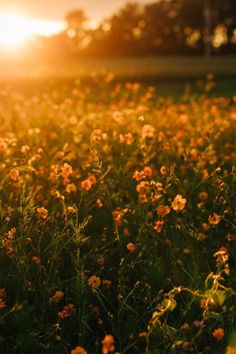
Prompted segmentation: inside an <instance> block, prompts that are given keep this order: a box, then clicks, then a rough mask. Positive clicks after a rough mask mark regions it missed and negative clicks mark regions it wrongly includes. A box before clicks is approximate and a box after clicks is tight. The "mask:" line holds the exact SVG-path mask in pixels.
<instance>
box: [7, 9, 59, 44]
mask: <svg viewBox="0 0 236 354" xmlns="http://www.w3.org/2000/svg"><path fill="white" fill-rule="evenodd" d="M63 29H64V23H63V22H54V21H45V20H38V19H31V18H27V17H24V16H22V15H20V14H17V13H0V46H1V47H14V46H17V45H20V44H23V43H25V42H27V41H28V40H30V39H32V38H33V37H34V36H35V35H42V36H50V35H53V34H55V33H58V32H60V31H62V30H63Z"/></svg>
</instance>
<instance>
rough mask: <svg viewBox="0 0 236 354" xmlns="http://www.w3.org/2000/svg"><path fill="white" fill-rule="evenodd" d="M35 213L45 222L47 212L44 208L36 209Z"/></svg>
mask: <svg viewBox="0 0 236 354" xmlns="http://www.w3.org/2000/svg"><path fill="white" fill-rule="evenodd" d="M37 213H38V215H39V217H40V218H41V219H42V220H46V219H47V217H48V210H47V209H46V208H44V207H41V208H37Z"/></svg>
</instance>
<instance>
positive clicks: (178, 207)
mask: <svg viewBox="0 0 236 354" xmlns="http://www.w3.org/2000/svg"><path fill="white" fill-rule="evenodd" d="M186 202H187V200H186V199H185V198H183V197H182V195H180V194H177V195H176V197H175V199H174V200H173V202H172V204H171V205H172V208H173V209H174V210H175V211H182V210H183V209H184V208H185V205H186Z"/></svg>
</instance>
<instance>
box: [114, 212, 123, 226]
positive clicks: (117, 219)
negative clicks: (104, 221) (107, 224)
mask: <svg viewBox="0 0 236 354" xmlns="http://www.w3.org/2000/svg"><path fill="white" fill-rule="evenodd" d="M112 216H113V219H114V221H115V224H116V226H120V225H121V223H122V213H121V211H120V210H118V209H117V210H114V211H113V212H112Z"/></svg>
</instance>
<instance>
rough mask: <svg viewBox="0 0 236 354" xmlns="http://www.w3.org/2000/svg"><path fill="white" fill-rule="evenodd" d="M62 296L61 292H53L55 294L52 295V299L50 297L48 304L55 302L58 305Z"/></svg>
mask: <svg viewBox="0 0 236 354" xmlns="http://www.w3.org/2000/svg"><path fill="white" fill-rule="evenodd" d="M63 296H64V293H63V291H60V290H58V291H56V292H55V294H54V295H53V296H52V297H50V299H49V302H56V303H58V302H60V301H61V299H62V298H63Z"/></svg>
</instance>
